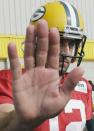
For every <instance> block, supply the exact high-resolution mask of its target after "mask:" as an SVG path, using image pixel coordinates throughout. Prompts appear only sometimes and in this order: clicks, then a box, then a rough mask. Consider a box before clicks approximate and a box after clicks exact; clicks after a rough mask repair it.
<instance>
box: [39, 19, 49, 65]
mask: <svg viewBox="0 0 94 131" xmlns="http://www.w3.org/2000/svg"><path fill="white" fill-rule="evenodd" d="M37 35H38V41H37V42H38V43H37V48H36V66H45V64H46V60H47V52H48V24H47V22H46V21H45V20H40V21H39V22H38V24H37Z"/></svg>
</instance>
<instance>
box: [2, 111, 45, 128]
mask: <svg viewBox="0 0 94 131" xmlns="http://www.w3.org/2000/svg"><path fill="white" fill-rule="evenodd" d="M7 120H8V121H7V122H6V123H7V124H6V125H3V128H2V129H1V130H0V131H33V129H35V128H36V127H38V126H39V125H40V124H41V123H42V122H43V121H44V120H41V119H40V118H37V120H32V121H22V120H19V118H18V117H17V115H16V113H15V111H13V112H11V113H10V115H8V116H7Z"/></svg>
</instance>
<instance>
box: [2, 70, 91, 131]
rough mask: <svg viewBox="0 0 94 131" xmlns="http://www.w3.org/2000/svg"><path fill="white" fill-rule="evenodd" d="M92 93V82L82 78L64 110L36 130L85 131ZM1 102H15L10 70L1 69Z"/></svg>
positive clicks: (89, 117)
mask: <svg viewBox="0 0 94 131" xmlns="http://www.w3.org/2000/svg"><path fill="white" fill-rule="evenodd" d="M66 77H67V75H66ZM66 77H65V78H66ZM65 78H64V79H65ZM63 81H64V80H62V82H63ZM91 93H92V88H91V86H90V84H89V83H88V81H87V80H85V79H84V78H82V79H81V81H79V83H78V84H77V86H76V87H75V90H74V91H73V93H72V96H71V100H70V101H69V102H68V104H67V105H66V107H65V109H64V111H63V112H62V113H60V114H59V115H58V116H57V117H55V118H53V119H50V120H47V121H45V122H44V123H42V124H41V125H40V126H39V127H38V128H36V129H35V130H34V131H83V128H84V126H85V122H86V119H87V120H89V119H91V117H92V97H91ZM0 103H13V97H12V75H11V71H9V70H2V71H0Z"/></svg>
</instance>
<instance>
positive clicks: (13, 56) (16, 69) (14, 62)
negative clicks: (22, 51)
mask: <svg viewBox="0 0 94 131" xmlns="http://www.w3.org/2000/svg"><path fill="white" fill-rule="evenodd" d="M8 56H9V61H10V67H11V70H12V74H13V79H14V80H17V79H19V78H20V76H21V65H20V62H19V59H18V56H17V49H16V45H15V44H13V43H10V44H9V45H8Z"/></svg>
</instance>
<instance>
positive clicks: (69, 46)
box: [59, 39, 75, 71]
mask: <svg viewBox="0 0 94 131" xmlns="http://www.w3.org/2000/svg"><path fill="white" fill-rule="evenodd" d="M60 54H62V55H64V56H66V55H67V56H74V54H75V40H71V39H61V42H60ZM71 59H72V58H70V57H65V58H64V63H63V71H66V69H67V68H68V66H69V65H70V63H71ZM62 62H63V60H62V57H61V58H60V63H59V66H60V69H61V67H62Z"/></svg>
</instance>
